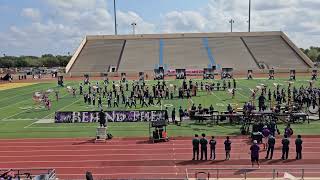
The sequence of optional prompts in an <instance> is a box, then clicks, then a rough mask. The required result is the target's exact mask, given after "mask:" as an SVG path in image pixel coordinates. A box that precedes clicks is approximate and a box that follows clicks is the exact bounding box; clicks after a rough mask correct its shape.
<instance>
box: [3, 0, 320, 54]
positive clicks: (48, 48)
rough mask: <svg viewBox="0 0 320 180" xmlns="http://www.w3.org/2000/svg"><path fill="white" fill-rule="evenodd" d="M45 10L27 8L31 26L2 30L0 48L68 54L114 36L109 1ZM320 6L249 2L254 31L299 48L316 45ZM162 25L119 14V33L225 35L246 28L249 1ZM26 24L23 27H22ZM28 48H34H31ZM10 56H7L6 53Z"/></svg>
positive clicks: (217, 0)
mask: <svg viewBox="0 0 320 180" xmlns="http://www.w3.org/2000/svg"><path fill="white" fill-rule="evenodd" d="M44 2H45V3H46V4H47V5H48V9H49V10H48V11H46V12H44V11H42V10H41V9H40V10H39V9H34V8H25V9H23V10H22V12H21V15H23V16H25V17H27V18H30V19H31V20H32V21H30V22H29V24H27V25H24V26H21V25H18V24H16V25H12V26H10V27H8V28H7V30H6V31H2V32H0V41H1V42H7V43H0V49H2V50H5V51H9V52H12V53H15V54H42V53H60V54H61V53H64V54H65V53H66V52H68V51H71V52H72V51H73V50H74V49H75V48H77V46H78V45H79V43H80V41H81V39H82V38H83V37H84V36H85V35H88V34H113V33H114V24H113V22H114V21H113V12H110V11H108V8H107V7H108V4H107V0H44ZM319 9H320V2H319V1H314V0H268V1H265V0H252V24H251V27H252V31H278V30H282V31H284V32H286V33H287V34H288V36H289V37H290V38H292V40H293V41H294V42H295V43H297V45H298V46H299V47H304V48H305V47H308V46H311V45H312V46H320V11H319ZM159 16H160V21H158V22H155V21H146V20H145V18H144V17H142V16H141V15H140V14H138V13H137V12H135V11H123V10H119V11H118V12H117V18H118V21H117V22H118V32H119V34H131V33H132V27H131V23H132V22H136V23H137V26H136V33H139V34H142V33H177V32H221V31H222V32H226V31H230V24H229V23H228V21H229V20H230V19H231V18H232V19H234V20H235V24H234V28H233V29H234V31H247V30H248V23H247V21H248V1H247V0H228V2H227V3H226V1H225V0H210V1H209V3H208V4H206V5H205V6H203V7H202V8H199V9H194V10H188V11H185V10H180V11H177V10H175V11H170V12H167V13H165V14H163V15H159ZM24 24H25V23H24ZM30 44H32V46H30ZM8 54H10V53H8Z"/></svg>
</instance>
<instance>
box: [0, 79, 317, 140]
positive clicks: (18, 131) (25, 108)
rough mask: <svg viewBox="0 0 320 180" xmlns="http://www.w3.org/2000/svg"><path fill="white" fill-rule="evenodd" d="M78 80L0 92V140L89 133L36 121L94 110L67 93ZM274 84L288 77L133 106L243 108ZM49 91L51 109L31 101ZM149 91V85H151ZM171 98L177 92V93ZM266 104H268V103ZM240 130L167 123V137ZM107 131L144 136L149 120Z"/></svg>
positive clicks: (303, 127) (91, 127) (308, 128)
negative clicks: (260, 90)
mask: <svg viewBox="0 0 320 180" xmlns="http://www.w3.org/2000/svg"><path fill="white" fill-rule="evenodd" d="M309 79H310V78H309V77H308V78H301V77H300V78H297V80H296V81H294V84H293V86H295V87H300V86H302V85H303V86H308V85H309ZM195 81H200V80H193V82H195ZM210 81H215V83H216V82H217V81H219V80H210ZM156 82H157V81H146V84H147V85H149V86H150V85H152V84H155V83H156ZM79 83H80V81H66V82H65V87H64V88H61V87H57V84H56V82H52V83H48V82H46V83H37V84H29V85H28V86H24V87H16V88H12V87H11V88H10V89H6V90H0V138H41V137H44V138H49V137H94V136H95V128H96V126H97V124H84V123H81V124H54V123H36V122H37V121H38V120H41V119H53V117H54V112H56V111H91V110H98V107H97V106H96V107H94V106H91V105H87V104H84V102H83V97H82V96H80V95H77V97H76V98H73V97H72V95H71V94H69V93H68V91H67V89H66V87H67V86H72V87H75V88H77V89H79ZM93 83H95V82H93ZM101 83H102V81H101ZM116 83H118V82H116ZM131 83H132V82H129V89H131ZM181 83H182V81H181V80H171V81H167V85H170V84H176V85H178V86H180V85H181ZM220 83H221V84H222V81H220ZM274 83H278V84H280V85H281V87H283V88H285V90H287V86H288V83H289V82H288V79H276V80H267V79H254V80H245V79H237V90H236V98H234V99H232V97H231V94H230V93H228V91H227V90H226V91H218V92H217V91H214V92H213V93H210V94H208V93H207V92H205V91H198V93H197V97H192V98H191V99H190V100H187V99H183V100H181V99H177V98H175V99H173V100H163V101H162V105H163V106H162V107H160V106H152V107H147V108H141V106H140V105H139V104H138V105H137V109H136V110H141V109H145V110H157V109H161V108H164V107H165V106H167V107H169V111H171V109H172V107H176V109H178V108H179V106H182V107H183V108H184V109H186V108H188V107H190V106H191V105H192V103H195V104H196V106H197V105H198V104H200V103H201V104H202V106H203V107H209V106H210V105H211V104H212V105H213V106H214V108H215V109H216V110H219V111H225V110H226V107H227V105H228V104H229V103H231V104H232V105H233V106H234V107H242V105H243V103H244V102H247V101H250V96H251V91H250V89H254V88H256V86H259V85H261V84H264V85H267V86H268V88H271V89H272V91H273V89H274V88H275V86H274ZM231 84H232V83H231ZM199 85H200V82H199ZM6 86H10V84H6ZM314 86H316V87H319V81H317V82H315V83H314ZM48 89H52V90H58V91H59V94H60V100H59V101H58V102H57V101H56V100H55V95H54V93H51V94H50V95H49V98H50V99H51V100H52V108H51V110H50V111H48V110H46V109H44V108H42V107H39V106H37V105H36V104H35V102H34V101H33V100H32V95H33V93H34V92H36V91H45V90H48ZM149 89H151V87H150V88H149ZM85 91H86V88H85ZM77 93H78V92H77ZM258 95H259V93H258ZM175 96H177V94H176V95H175ZM103 104H104V109H105V110H115V109H114V108H107V107H106V99H103ZM267 104H269V103H268V102H267ZM116 109H117V110H127V108H125V107H124V105H122V104H121V103H120V104H119V108H116ZM128 110H130V109H128ZM131 110H133V109H131ZM239 128H240V127H239V126H237V125H234V126H230V125H221V126H213V127H207V126H206V125H204V124H194V123H183V124H182V126H181V127H178V126H175V125H169V126H168V133H169V135H170V136H192V135H193V134H194V133H202V132H204V133H206V134H208V135H238V134H239V133H240V130H239ZM293 128H294V131H295V133H299V134H312V135H315V134H320V123H319V122H317V121H313V122H311V124H295V125H293ZM280 129H282V127H280ZM109 130H110V132H111V133H112V134H113V135H114V136H115V137H127V136H134V137H146V136H148V123H109Z"/></svg>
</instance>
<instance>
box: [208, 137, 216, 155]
mask: <svg viewBox="0 0 320 180" xmlns="http://www.w3.org/2000/svg"><path fill="white" fill-rule="evenodd" d="M209 144H210V159H211V160H215V159H216V144H217V141H216V140H215V139H214V136H211V140H210V142H209Z"/></svg>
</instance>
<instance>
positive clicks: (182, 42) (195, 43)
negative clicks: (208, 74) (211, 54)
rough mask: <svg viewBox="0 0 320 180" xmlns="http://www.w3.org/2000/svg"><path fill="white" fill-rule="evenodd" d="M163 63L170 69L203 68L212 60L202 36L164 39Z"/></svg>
mask: <svg viewBox="0 0 320 180" xmlns="http://www.w3.org/2000/svg"><path fill="white" fill-rule="evenodd" d="M163 63H164V64H165V65H166V66H167V67H168V68H169V69H179V68H186V69H203V68H207V67H208V64H210V61H209V59H208V56H207V52H206V49H205V47H204V46H203V42H202V39H201V38H181V39H164V40H163Z"/></svg>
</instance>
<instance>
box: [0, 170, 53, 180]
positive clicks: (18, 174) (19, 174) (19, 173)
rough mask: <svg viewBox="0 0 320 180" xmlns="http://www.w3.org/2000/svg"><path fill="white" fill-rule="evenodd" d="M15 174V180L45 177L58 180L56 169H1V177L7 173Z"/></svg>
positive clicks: (49, 179)
mask: <svg viewBox="0 0 320 180" xmlns="http://www.w3.org/2000/svg"><path fill="white" fill-rule="evenodd" d="M8 171H10V172H13V174H14V176H15V178H17V179H30V177H31V178H32V179H37V178H36V177H39V176H42V177H43V176H45V179H47V180H55V179H56V170H55V169H24V168H21V169H9V170H8V169H0V175H2V174H3V173H6V172H8Z"/></svg>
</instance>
